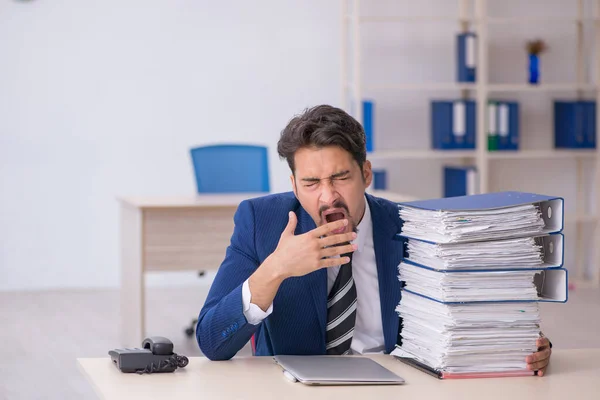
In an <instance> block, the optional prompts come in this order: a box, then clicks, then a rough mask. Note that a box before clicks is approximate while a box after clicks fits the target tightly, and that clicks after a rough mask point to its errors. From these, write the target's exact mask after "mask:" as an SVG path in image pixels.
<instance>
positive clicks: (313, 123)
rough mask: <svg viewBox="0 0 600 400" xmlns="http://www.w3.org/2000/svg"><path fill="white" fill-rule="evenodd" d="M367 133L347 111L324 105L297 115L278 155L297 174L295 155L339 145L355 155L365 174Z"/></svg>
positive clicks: (287, 131)
mask: <svg viewBox="0 0 600 400" xmlns="http://www.w3.org/2000/svg"><path fill="white" fill-rule="evenodd" d="M365 141H366V139H365V131H364V130H363V127H362V126H361V124H359V123H358V121H357V120H355V119H354V118H353V117H352V116H350V115H349V114H347V113H346V112H345V111H344V110H342V109H339V108H336V107H332V106H328V105H320V106H316V107H313V108H310V109H307V110H305V111H304V113H302V114H301V115H298V116H295V117H294V118H292V120H291V121H290V122H289V123H288V124H287V126H286V127H285V128H284V129H283V131H282V132H281V137H280V139H279V143H277V152H278V153H279V156H280V157H281V158H285V159H286V160H287V162H288V165H289V166H290V169H291V170H292V173H293V174H295V173H296V169H295V165H294V155H295V154H296V151H298V149H300V148H303V147H316V148H322V147H326V146H339V147H341V148H342V149H344V150H346V151H347V152H348V153H350V154H352V158H354V160H355V161H356V162H357V163H358V166H359V167H360V170H361V171H362V167H363V164H364V162H365V160H366V159H367V149H366V144H365Z"/></svg>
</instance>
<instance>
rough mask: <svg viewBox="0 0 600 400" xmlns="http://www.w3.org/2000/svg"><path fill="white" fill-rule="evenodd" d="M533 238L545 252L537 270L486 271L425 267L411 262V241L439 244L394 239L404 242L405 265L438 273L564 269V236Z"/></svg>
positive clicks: (472, 267)
mask: <svg viewBox="0 0 600 400" xmlns="http://www.w3.org/2000/svg"><path fill="white" fill-rule="evenodd" d="M533 238H534V240H535V242H536V244H537V245H538V246H542V248H543V252H542V261H543V264H542V265H541V266H539V267H537V268H497V269H496V268H495V269H485V268H481V267H480V266H477V265H473V266H471V267H470V268H467V269H461V270H444V269H436V268H432V267H429V266H427V265H423V264H420V263H417V262H415V261H413V260H411V258H410V253H409V251H408V244H409V243H410V242H411V241H420V242H425V243H429V244H437V243H433V242H429V241H427V240H422V239H413V238H409V237H406V236H402V234H397V235H396V237H395V238H394V239H395V240H397V241H400V242H402V246H403V253H402V262H405V263H408V264H411V265H414V266H417V267H420V268H425V269H429V270H432V271H437V272H447V273H455V272H481V271H522V270H524V271H527V270H531V269H536V270H538V269H539V270H546V269H555V268H562V267H563V266H564V263H565V256H564V254H565V239H564V235H563V234H562V233H551V234H547V235H539V236H534V237H533ZM500 241H501V240H500ZM443 246H448V245H447V244H446V245H443Z"/></svg>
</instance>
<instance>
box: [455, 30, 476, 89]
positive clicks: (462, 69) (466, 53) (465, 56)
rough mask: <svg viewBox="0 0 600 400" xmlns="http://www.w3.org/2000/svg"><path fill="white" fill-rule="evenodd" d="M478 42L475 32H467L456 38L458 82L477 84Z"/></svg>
mask: <svg viewBox="0 0 600 400" xmlns="http://www.w3.org/2000/svg"><path fill="white" fill-rule="evenodd" d="M476 40H477V37H476V35H475V34H474V33H473V32H465V33H461V34H459V35H457V36H456V61H457V67H456V70H457V80H458V82H467V83H472V82H475V78H476V58H477V57H476V54H475V48H476V45H477V44H476Z"/></svg>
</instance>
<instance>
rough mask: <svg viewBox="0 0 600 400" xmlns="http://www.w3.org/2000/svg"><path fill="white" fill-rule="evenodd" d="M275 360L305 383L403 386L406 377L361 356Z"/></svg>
mask: <svg viewBox="0 0 600 400" xmlns="http://www.w3.org/2000/svg"><path fill="white" fill-rule="evenodd" d="M273 359H274V360H275V362H276V363H277V364H279V366H280V367H281V368H282V369H283V371H284V374H285V375H286V376H287V377H288V378H290V377H293V378H294V379H295V380H297V381H298V382H301V383H304V384H306V385H401V384H403V383H404V379H402V378H401V377H399V376H398V375H396V374H394V373H393V372H392V371H390V370H388V369H387V368H384V367H383V366H381V365H379V364H378V363H376V362H375V361H373V360H371V359H370V358H367V357H362V356H321V355H319V356H289V355H278V356H274V357H273Z"/></svg>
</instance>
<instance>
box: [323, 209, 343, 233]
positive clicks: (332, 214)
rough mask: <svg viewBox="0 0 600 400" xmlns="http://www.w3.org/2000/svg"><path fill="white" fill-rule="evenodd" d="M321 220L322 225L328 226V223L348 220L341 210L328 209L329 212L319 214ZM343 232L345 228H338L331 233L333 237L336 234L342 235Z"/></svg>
mask: <svg viewBox="0 0 600 400" xmlns="http://www.w3.org/2000/svg"><path fill="white" fill-rule="evenodd" d="M321 218H323V223H324V224H328V223H330V222H335V221H339V220H341V219H344V218H348V214H347V213H346V210H344V209H343V208H330V209H329V210H325V211H323V213H322V214H321ZM345 231H346V226H342V227H341V228H338V229H336V230H334V231H332V232H331V233H332V234H334V235H335V234H338V233H344V232H345Z"/></svg>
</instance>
